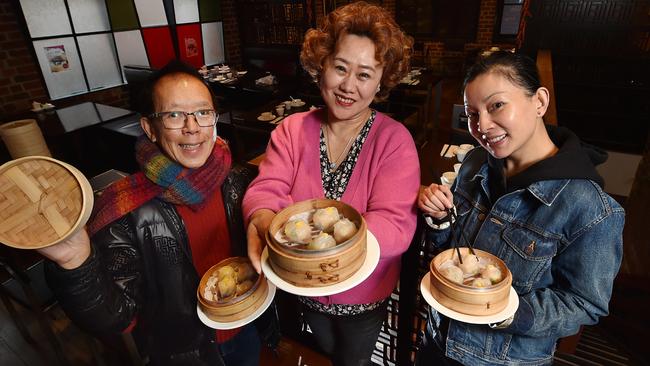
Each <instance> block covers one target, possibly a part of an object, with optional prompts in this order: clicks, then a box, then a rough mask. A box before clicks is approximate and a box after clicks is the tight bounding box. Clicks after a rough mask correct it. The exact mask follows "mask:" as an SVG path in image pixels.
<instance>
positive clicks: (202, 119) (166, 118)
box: [149, 109, 219, 130]
mask: <svg viewBox="0 0 650 366" xmlns="http://www.w3.org/2000/svg"><path fill="white" fill-rule="evenodd" d="M188 116H194V119H195V120H196V124H198V125H199V126H200V127H212V126H214V124H215V123H217V119H218V118H219V113H217V112H216V111H215V110H214V109H199V110H198V111H194V112H184V111H170V112H158V113H153V114H150V115H149V118H160V120H161V121H162V123H163V127H165V128H166V129H168V130H180V129H182V128H183V127H185V123H186V122H187V117H188Z"/></svg>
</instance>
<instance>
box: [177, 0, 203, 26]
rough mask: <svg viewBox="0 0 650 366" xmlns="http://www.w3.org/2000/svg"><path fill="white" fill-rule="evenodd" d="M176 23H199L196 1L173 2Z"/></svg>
mask: <svg viewBox="0 0 650 366" xmlns="http://www.w3.org/2000/svg"><path fill="white" fill-rule="evenodd" d="M174 14H175V15H176V23H177V24H184V23H196V22H198V21H199V5H198V3H197V0H174Z"/></svg>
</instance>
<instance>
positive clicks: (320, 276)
mask: <svg viewBox="0 0 650 366" xmlns="http://www.w3.org/2000/svg"><path fill="white" fill-rule="evenodd" d="M326 207H336V209H337V210H338V212H339V213H340V214H342V215H343V216H344V217H346V218H347V219H349V220H350V221H352V222H354V223H355V225H356V227H357V231H356V233H355V234H354V235H353V236H352V237H351V238H349V239H348V240H346V241H345V242H343V243H339V244H338V245H336V246H335V247H333V248H328V249H322V250H309V249H298V248H293V247H290V246H287V245H286V244H285V243H283V240H281V237H282V230H283V228H284V224H285V223H286V222H287V221H289V220H290V219H291V218H292V217H294V216H295V215H299V214H302V213H305V212H310V211H315V210H317V209H320V208H326ZM312 234H313V233H312ZM366 234H367V225H366V221H365V220H364V219H363V216H361V214H360V213H359V212H358V211H357V210H355V209H354V208H353V207H352V206H350V205H348V204H346V203H344V202H341V201H335V200H328V199H312V200H307V201H302V202H298V203H296V204H293V205H291V206H289V207H286V208H285V209H283V210H281V211H280V212H278V213H277V214H276V215H275V216H274V218H273V219H272V221H271V224H270V225H269V231H268V233H267V234H266V242H267V244H268V248H269V252H268V253H269V264H270V265H271V268H273V271H274V272H275V274H276V275H278V277H280V278H282V279H283V280H285V281H287V282H289V283H291V284H293V285H295V286H299V287H324V286H331V285H335V284H337V283H340V282H342V281H344V280H346V279H348V278H350V277H352V275H354V274H355V273H356V272H357V271H358V270H359V268H361V266H362V265H363V262H364V261H365V259H366V251H367V244H366Z"/></svg>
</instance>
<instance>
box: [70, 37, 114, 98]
mask: <svg viewBox="0 0 650 366" xmlns="http://www.w3.org/2000/svg"><path fill="white" fill-rule="evenodd" d="M77 42H78V43H79V52H81V57H82V59H83V61H84V68H85V69H86V78H87V79H88V84H89V86H90V90H97V89H105V88H110V87H112V86H117V85H121V84H122V73H121V72H120V67H119V66H118V64H117V54H116V53H115V47H114V46H113V36H112V34H111V33H102V34H93V35H89V36H81V37H77Z"/></svg>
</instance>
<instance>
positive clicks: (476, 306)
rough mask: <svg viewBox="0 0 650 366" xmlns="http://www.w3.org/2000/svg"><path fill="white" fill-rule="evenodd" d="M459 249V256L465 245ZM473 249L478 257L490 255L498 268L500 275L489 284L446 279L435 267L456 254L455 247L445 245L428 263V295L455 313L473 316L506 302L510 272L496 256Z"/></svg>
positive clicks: (465, 250) (493, 311) (493, 310)
mask: <svg viewBox="0 0 650 366" xmlns="http://www.w3.org/2000/svg"><path fill="white" fill-rule="evenodd" d="M459 249H460V252H461V255H462V256H465V255H467V254H468V253H469V248H459ZM474 252H475V253H476V255H477V256H479V257H485V258H488V259H490V260H491V261H492V264H494V265H495V266H497V267H498V268H499V269H500V270H501V273H502V274H503V279H502V280H501V281H500V282H498V283H496V284H494V285H492V286H488V287H481V288H479V287H472V286H468V285H463V284H458V283H455V282H452V281H450V280H448V279H447V278H445V277H444V276H443V275H442V274H441V273H440V272H439V271H438V267H439V266H440V265H441V264H442V263H443V262H444V261H446V260H448V259H453V258H454V257H457V254H456V249H455V248H452V249H447V250H445V251H444V252H442V253H440V254H438V255H437V256H435V257H434V258H433V259H432V260H431V263H430V264H429V271H430V273H431V276H430V278H431V295H432V296H433V297H434V298H435V299H436V300H437V301H438V302H439V303H440V304H442V305H443V306H445V307H447V308H449V309H451V310H454V311H456V312H459V313H463V314H467V315H476V316H485V315H493V314H496V313H498V312H500V311H502V310H503V309H505V307H506V306H507V305H508V298H509V295H510V286H511V285H512V273H510V270H509V269H508V267H506V265H505V263H503V261H502V260H501V259H500V258H499V257H496V256H494V255H492V254H491V253H488V252H486V251H483V250H479V249H474Z"/></svg>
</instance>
